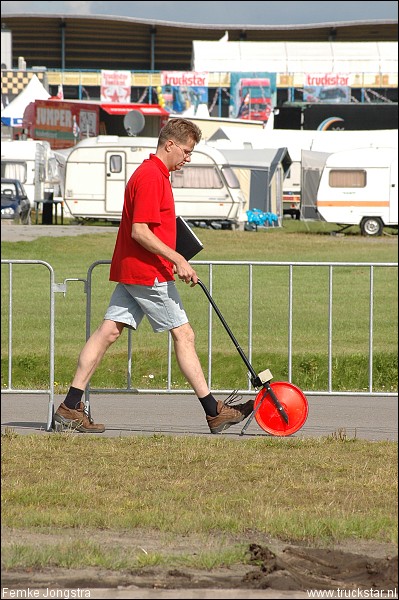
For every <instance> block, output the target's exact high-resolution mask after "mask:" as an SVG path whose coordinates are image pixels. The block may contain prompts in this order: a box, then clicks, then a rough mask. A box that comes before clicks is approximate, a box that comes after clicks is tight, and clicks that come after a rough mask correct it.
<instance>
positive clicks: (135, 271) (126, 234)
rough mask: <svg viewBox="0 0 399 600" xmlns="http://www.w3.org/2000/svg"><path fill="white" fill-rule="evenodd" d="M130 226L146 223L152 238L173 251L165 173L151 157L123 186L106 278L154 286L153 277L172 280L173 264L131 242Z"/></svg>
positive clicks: (173, 228)
mask: <svg viewBox="0 0 399 600" xmlns="http://www.w3.org/2000/svg"><path fill="white" fill-rule="evenodd" d="M133 223H147V224H148V226H149V228H150V229H151V231H152V232H153V233H154V235H156V236H157V237H158V238H159V239H160V240H162V241H163V242H164V243H165V244H166V245H167V246H169V247H170V248H173V249H175V248H176V213H175V203H174V199H173V193H172V187H171V184H170V180H169V170H168V169H167V167H166V166H165V165H164V163H163V162H162V161H161V160H160V159H159V158H158V157H157V156H155V154H151V155H150V158H149V159H146V160H144V161H143V163H142V164H141V165H140V166H139V167H138V168H137V169H136V170H135V171H134V173H133V175H132V176H131V178H130V179H129V181H128V183H127V186H126V190H125V200H124V204H123V211H122V220H121V223H120V226H119V231H118V236H117V238H116V243H115V249H114V254H113V257H112V263H111V270H110V277H109V278H110V280H111V281H117V282H119V283H128V284H137V285H154V281H155V279H156V278H157V279H158V281H159V282H163V281H172V280H173V279H174V276H173V265H172V264H171V263H170V262H169V261H167V260H166V259H164V258H162V257H161V256H158V255H157V254H153V253H152V252H149V251H148V250H146V249H145V248H143V246H141V245H140V244H139V243H138V242H136V241H135V240H133V239H132V224H133Z"/></svg>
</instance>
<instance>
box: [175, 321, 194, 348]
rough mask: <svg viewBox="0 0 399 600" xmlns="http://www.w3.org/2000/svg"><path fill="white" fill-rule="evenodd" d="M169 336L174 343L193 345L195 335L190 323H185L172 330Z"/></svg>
mask: <svg viewBox="0 0 399 600" xmlns="http://www.w3.org/2000/svg"><path fill="white" fill-rule="evenodd" d="M171 334H172V337H173V339H174V341H175V342H178V343H179V342H183V343H186V344H194V343H195V333H194V330H193V328H192V327H191V325H190V323H185V324H184V325H181V326H180V327H176V328H175V329H172V330H171Z"/></svg>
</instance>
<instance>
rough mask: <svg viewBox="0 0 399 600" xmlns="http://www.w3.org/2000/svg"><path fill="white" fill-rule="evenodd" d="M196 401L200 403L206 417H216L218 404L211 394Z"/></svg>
mask: <svg viewBox="0 0 399 600" xmlns="http://www.w3.org/2000/svg"><path fill="white" fill-rule="evenodd" d="M198 400H199V401H200V402H201V404H202V408H203V409H204V411H205V414H206V415H208V417H216V415H217V414H218V403H217V402H216V400H215V398H214V397H213V396H212V394H208V395H207V396H205V398H198Z"/></svg>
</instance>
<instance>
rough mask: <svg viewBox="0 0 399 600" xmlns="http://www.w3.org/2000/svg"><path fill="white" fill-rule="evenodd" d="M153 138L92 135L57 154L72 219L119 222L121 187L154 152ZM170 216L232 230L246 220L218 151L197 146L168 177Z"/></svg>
mask: <svg viewBox="0 0 399 600" xmlns="http://www.w3.org/2000/svg"><path fill="white" fill-rule="evenodd" d="M157 141H158V140H157V138H144V137H143V138H140V137H118V136H98V137H96V138H94V137H93V138H88V139H85V140H82V141H81V142H79V143H78V144H76V146H74V147H73V148H68V149H66V150H63V151H58V152H57V157H59V159H60V160H64V165H63V167H62V170H63V188H64V190H63V192H64V200H65V203H66V205H67V207H68V209H69V211H70V213H71V214H72V216H73V217H75V218H78V219H79V218H81V219H104V220H108V221H120V218H121V214H122V208H123V199H124V192H125V186H126V183H127V182H128V180H129V178H130V176H131V175H132V173H133V172H134V171H135V169H137V167H138V166H139V165H140V164H141V163H142V161H143V160H144V159H146V158H148V157H149V155H150V153H154V152H155V150H156V145H157ZM171 182H172V187H173V195H174V198H175V203H176V213H177V215H179V216H182V217H184V218H186V219H188V220H190V221H204V222H207V223H213V222H218V223H219V224H220V225H221V226H224V227H236V226H238V225H239V224H240V223H242V222H244V221H246V220H247V217H246V213H245V208H246V207H245V204H246V199H245V197H244V195H243V192H242V191H241V189H240V184H239V182H238V179H237V177H236V176H235V174H234V171H233V169H232V168H231V167H230V166H229V164H228V162H227V160H226V159H225V157H224V156H223V154H222V153H221V152H219V151H218V150H216V149H214V148H209V147H207V146H206V145H205V144H198V145H197V146H196V148H195V150H194V152H193V155H192V158H191V161H190V163H188V164H186V165H185V166H184V168H183V169H181V170H180V171H175V172H173V173H171Z"/></svg>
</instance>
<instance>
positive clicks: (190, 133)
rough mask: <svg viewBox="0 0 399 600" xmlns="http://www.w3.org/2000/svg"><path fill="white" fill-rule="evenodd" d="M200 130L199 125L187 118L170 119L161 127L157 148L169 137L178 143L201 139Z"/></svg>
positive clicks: (196, 141)
mask: <svg viewBox="0 0 399 600" xmlns="http://www.w3.org/2000/svg"><path fill="white" fill-rule="evenodd" d="M201 137H202V132H201V129H200V128H199V127H197V125H196V124H195V123H193V122H192V121H189V120H188V119H171V120H170V121H168V122H167V123H166V125H165V126H164V127H162V129H161V132H160V134H159V138H158V148H160V147H161V146H163V145H164V144H166V142H167V141H168V140H170V139H172V140H176V142H179V143H180V144H186V143H187V142H188V141H190V140H191V141H193V142H195V144H198V142H199V141H200V140H201Z"/></svg>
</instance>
